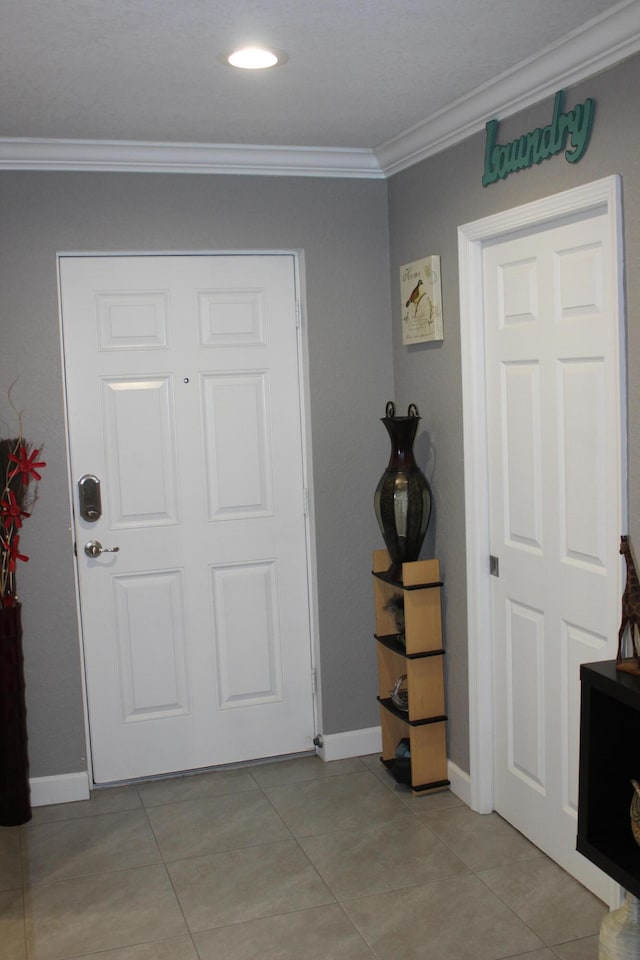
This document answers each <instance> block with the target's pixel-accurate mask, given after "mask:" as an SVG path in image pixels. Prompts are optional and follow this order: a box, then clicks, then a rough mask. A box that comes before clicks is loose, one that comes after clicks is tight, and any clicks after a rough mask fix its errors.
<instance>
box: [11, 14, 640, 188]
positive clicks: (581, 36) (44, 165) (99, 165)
mask: <svg viewBox="0 0 640 960" xmlns="http://www.w3.org/2000/svg"><path fill="white" fill-rule="evenodd" d="M639 50H640V0H623V2H622V3H619V4H618V5H617V6H615V7H613V8H612V9H611V10H609V11H607V12H606V13H605V14H602V15H601V16H600V17H595V18H594V19H593V20H590V21H589V23H587V24H586V25H585V26H584V27H582V28H580V29H579V30H575V31H574V32H573V33H570V34H568V35H567V36H565V37H563V38H562V39H560V40H558V41H557V42H556V43H553V44H551V45H550V46H549V47H546V48H545V50H543V51H542V52H541V53H540V54H537V55H536V56H534V57H530V58H529V59H528V60H524V61H523V62H521V63H519V64H517V65H516V66H515V67H513V68H512V69H511V70H507V71H505V72H504V73H502V74H500V76H498V77H496V78H495V79H493V80H491V81H490V82H489V83H487V84H484V85H483V86H481V87H479V88H478V89H477V90H475V91H474V92H473V93H472V94H471V95H470V96H467V97H462V98H460V99H459V100H456V101H454V102H453V103H451V104H450V105H449V106H447V107H446V108H445V109H443V110H439V111H438V112H437V113H434V114H433V115H432V116H430V117H428V118H427V119H426V120H423V121H421V122H420V123H417V124H415V126H413V127H410V128H409V129H408V130H406V131H404V133H402V134H400V135H399V136H397V137H394V138H393V139H391V140H387V141H385V142H384V143H382V144H380V145H379V146H378V147H377V148H376V149H375V150H366V149H352V150H351V149H342V148H331V147H287V146H284V147H275V146H256V145H251V144H249V145H242V144H206V143H144V142H140V141H133V140H59V139H45V138H42V139H35V138H9V137H7V138H0V170H83V171H91V170H93V171H112V172H118V173H123V172H129V173H131V172H137V173H203V174H215V173H217V174H241V175H242V174H244V175H254V176H277V177H343V178H344V177H354V178H368V179H383V178H386V177H390V176H392V175H393V174H394V173H399V172H400V171H401V170H405V169H406V168H407V167H410V166H413V165H414V164H415V163H418V162H419V161H420V160H424V159H426V158H427V157H430V156H433V155H434V154H436V153H439V152H440V151H441V150H446V149H447V147H451V146H453V145H454V144H456V143H459V142H460V141H462V140H464V139H466V138H467V137H469V136H471V135H473V134H475V133H478V132H479V131H481V130H483V129H484V126H485V124H486V122H487V120H490V119H493V118H494V117H500V118H505V117H508V116H511V115H512V114H514V113H517V112H518V111H519V110H523V109H525V108H526V107H528V106H531V105H532V104H534V103H537V102H539V101H540V100H543V99H545V98H546V97H548V96H552V95H553V94H555V93H556V92H557V90H559V89H562V88H564V87H568V86H571V85H572V84H575V83H579V82H580V81H582V80H586V79H587V78H588V77H590V76H593V75H594V74H596V73H599V72H601V71H602V70H606V69H607V68H608V67H611V66H613V65H614V64H616V63H619V62H620V61H621V60H624V59H626V58H627V57H630V56H632V55H633V54H634V53H637V52H638V51H639Z"/></svg>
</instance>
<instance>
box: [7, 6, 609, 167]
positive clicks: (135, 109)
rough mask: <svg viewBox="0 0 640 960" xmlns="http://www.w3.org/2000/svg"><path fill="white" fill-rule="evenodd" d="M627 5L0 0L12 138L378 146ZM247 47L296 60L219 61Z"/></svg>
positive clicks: (343, 146)
mask: <svg viewBox="0 0 640 960" xmlns="http://www.w3.org/2000/svg"><path fill="white" fill-rule="evenodd" d="M624 5H625V4H622V6H624ZM617 6H621V4H619V3H612V2H611V0H422V2H420V0H360V2H355V0H261V2H260V0H0V138H14V137H15V138H24V137H34V138H63V139H81V140H85V139H87V140H137V141H157V142H165V143H167V142H175V143H178V142H183V143H205V144H229V143H230V144H246V145H248V144H270V145H274V146H287V145H288V146H303V147H311V146H322V147H333V148H335V147H338V148H365V149H375V148H376V147H378V146H379V145H380V144H383V143H385V142H386V141H388V140H390V139H391V138H394V137H396V136H398V135H400V134H402V133H403V132H404V131H406V130H407V129H408V128H410V127H412V126H413V125H415V124H417V123H419V122H421V121H422V120H424V119H425V118H427V117H430V116H432V115H433V114H434V113H436V112H437V111H439V110H442V109H444V108H446V107H447V106H448V105H449V104H451V103H452V102H453V101H455V100H457V99H458V98H462V97H465V96H467V95H468V94H470V93H472V92H473V91H474V90H476V89H477V88H478V87H479V86H481V85H483V84H485V83H488V82H489V81H491V80H492V79H493V78H495V77H496V76H498V75H499V74H501V73H503V72H504V71H505V70H508V69H510V68H512V67H514V66H516V65H517V64H519V63H520V62H522V61H524V60H526V59H527V58H529V57H532V56H534V55H536V54H538V53H539V52H540V51H541V50H542V49H544V48H545V47H547V46H549V45H550V44H552V43H554V42H555V41H558V40H560V39H561V38H563V37H564V36H565V35H566V34H568V33H570V32H572V31H574V30H577V29H578V28H580V27H581V26H582V25H584V24H585V23H586V22H587V21H589V20H591V19H592V18H594V17H598V16H599V15H601V14H603V13H605V12H606V11H608V10H610V9H611V8H614V7H617ZM248 42H251V43H256V42H257V43H264V44H267V45H270V46H273V47H277V48H280V49H284V50H286V51H287V53H288V54H289V61H288V63H287V64H285V65H284V66H283V67H279V68H276V69H275V70H272V71H268V72H243V71H235V70H232V69H231V68H229V67H225V66H223V65H221V64H220V63H219V62H218V60H217V55H218V54H219V53H220V52H222V51H224V50H225V49H227V48H231V47H234V46H237V45H239V44H244V43H248Z"/></svg>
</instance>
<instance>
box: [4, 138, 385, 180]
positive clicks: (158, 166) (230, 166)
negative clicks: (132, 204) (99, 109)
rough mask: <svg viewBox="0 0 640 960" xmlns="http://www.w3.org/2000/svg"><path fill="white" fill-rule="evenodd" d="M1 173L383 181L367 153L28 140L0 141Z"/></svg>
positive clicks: (122, 141)
mask: <svg viewBox="0 0 640 960" xmlns="http://www.w3.org/2000/svg"><path fill="white" fill-rule="evenodd" d="M0 170H83V171H88V170H93V171H111V172H117V173H123V172H124V173H132V172H133V173H205V174H212V173H222V174H252V175H254V176H274V177H358V178H363V177H364V178H374V179H376V178H377V179H382V178H383V177H384V174H383V173H382V171H381V170H380V167H379V165H378V162H377V160H376V158H375V156H374V153H373V151H372V150H358V149H353V150H348V149H339V148H330V147H326V148H325V147H272V146H254V145H246V146H244V145H242V144H229V143H212V144H209V143H144V142H141V141H135V140H52V139H44V138H41V139H36V138H27V137H25V138H9V137H7V138H0Z"/></svg>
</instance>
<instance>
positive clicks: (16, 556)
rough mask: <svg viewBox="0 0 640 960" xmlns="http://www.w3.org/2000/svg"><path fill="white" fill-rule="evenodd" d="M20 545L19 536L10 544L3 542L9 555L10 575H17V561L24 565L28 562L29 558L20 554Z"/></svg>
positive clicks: (10, 541)
mask: <svg viewBox="0 0 640 960" xmlns="http://www.w3.org/2000/svg"><path fill="white" fill-rule="evenodd" d="M19 543H20V537H19V536H18V534H16V535H15V537H13V538H12V539H11V540H9V542H8V543H7V542H6V541H3V544H2V546H3V547H4V548H6V549H7V552H8V554H9V573H15V569H16V560H22V561H23V562H24V563H26V562H27V560H28V559H29V557H25V555H24V554H23V553H20V551H19V549H18V545H19Z"/></svg>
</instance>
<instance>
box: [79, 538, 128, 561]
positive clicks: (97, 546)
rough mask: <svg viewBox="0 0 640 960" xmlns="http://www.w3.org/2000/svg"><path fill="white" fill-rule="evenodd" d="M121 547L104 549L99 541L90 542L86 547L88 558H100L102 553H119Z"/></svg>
mask: <svg viewBox="0 0 640 960" xmlns="http://www.w3.org/2000/svg"><path fill="white" fill-rule="evenodd" d="M119 549H120V547H103V546H102V544H101V543H100V541H99V540H89V542H88V543H85V545H84V552H85V553H86V555H87V556H88V557H99V556H100V554H101V553H117V552H118V550H119Z"/></svg>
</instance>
